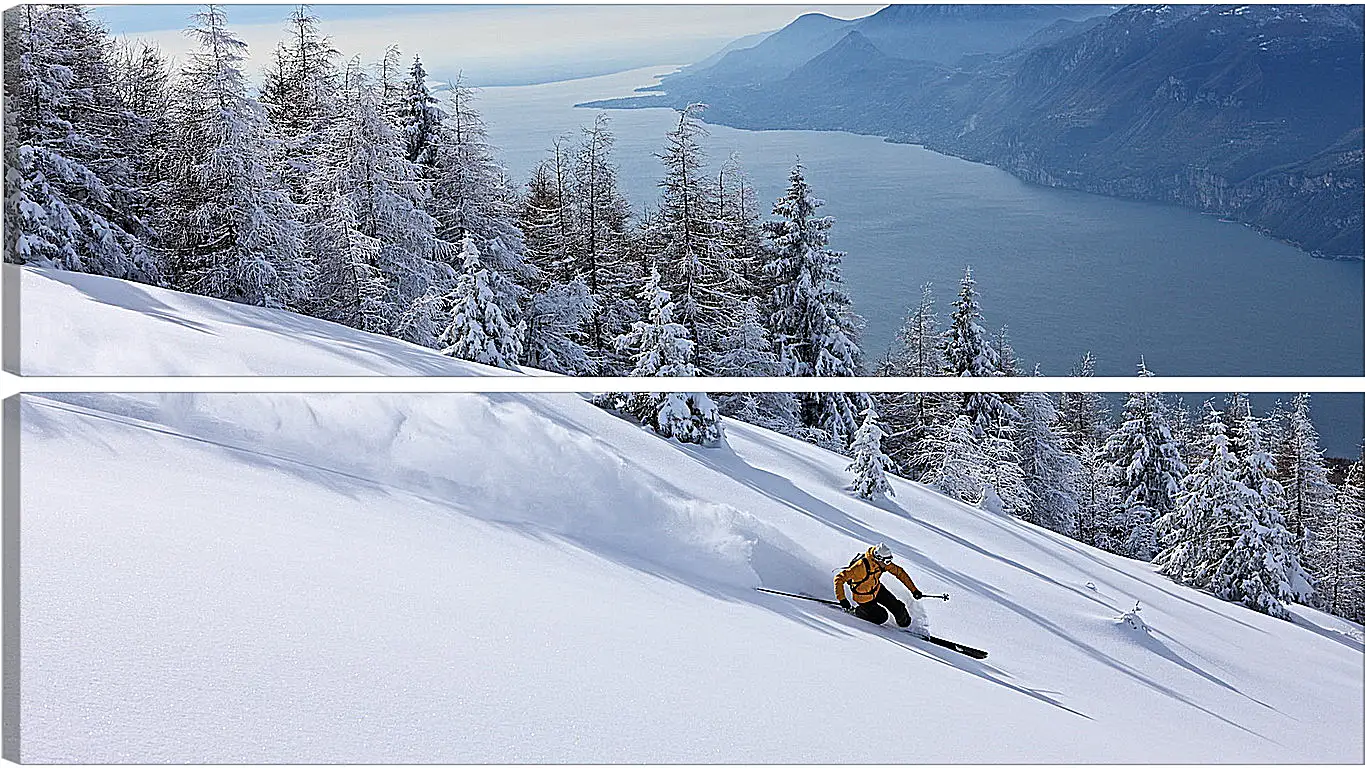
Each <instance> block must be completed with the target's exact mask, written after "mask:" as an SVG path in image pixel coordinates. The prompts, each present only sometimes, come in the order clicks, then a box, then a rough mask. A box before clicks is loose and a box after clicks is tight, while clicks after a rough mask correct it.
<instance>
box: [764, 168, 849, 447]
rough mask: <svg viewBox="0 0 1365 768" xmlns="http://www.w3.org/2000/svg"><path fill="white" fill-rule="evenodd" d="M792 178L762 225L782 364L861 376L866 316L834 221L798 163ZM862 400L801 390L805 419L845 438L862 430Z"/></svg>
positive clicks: (794, 369)
mask: <svg viewBox="0 0 1365 768" xmlns="http://www.w3.org/2000/svg"><path fill="white" fill-rule="evenodd" d="M788 181H789V183H788V186H787V192H786V193H785V194H784V195H783V196H782V197H781V198H779V199H778V201H777V203H776V204H775V205H774V206H773V214H774V215H775V216H777V217H778V218H777V219H776V220H775V221H770V222H768V223H766V224H765V227H764V229H765V231H766V232H767V235H768V237H769V240H770V242H771V248H772V249H773V254H772V256H771V257H770V260H769V262H768V270H769V274H770V278H771V280H772V283H773V286H774V287H773V294H772V308H773V314H772V325H771V328H772V331H773V336H774V338H775V340H776V341H777V343H778V348H779V350H780V352H779V357H780V359H781V361H782V365H783V369H784V371H785V373H786V375H789V376H822V377H833V376H856V375H857V374H858V373H859V372H860V371H861V369H862V349H861V348H860V347H859V346H858V333H859V330H860V326H861V321H860V319H859V318H858V316H857V315H855V314H854V313H853V308H852V302H850V301H849V298H848V294H847V293H845V292H844V287H843V277H842V275H841V274H840V272H839V263H840V261H842V259H843V256H844V255H843V254H842V253H839V252H838V251H831V250H829V249H828V247H827V246H828V245H829V229H830V227H832V226H833V225H834V219H833V218H832V217H829V216H818V215H816V211H817V210H818V209H819V207H820V206H821V205H823V204H824V201H822V200H820V199H818V198H816V197H815V196H814V194H813V193H812V192H811V189H810V186H809V185H808V184H807V183H806V176H805V169H804V168H803V167H802V166H801V164H800V163H798V164H797V165H795V166H794V167H793V168H792V170H791V174H790V176H789V177H788ZM864 400H865V398H863V397H862V396H860V395H857V394H853V393H843V392H827V393H810V394H806V395H802V397H801V412H802V413H801V417H802V422H803V423H804V424H805V425H806V426H809V427H816V428H819V429H822V430H824V431H825V432H827V433H829V434H831V435H833V436H835V437H836V439H841V440H843V441H844V442H845V443H846V442H847V440H848V439H849V438H850V437H851V436H852V434H853V433H854V432H855V431H856V430H857V428H858V417H857V414H858V413H859V412H860V411H861V410H862V408H863V407H864V403H863V401H864Z"/></svg>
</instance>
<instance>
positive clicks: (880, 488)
mask: <svg viewBox="0 0 1365 768" xmlns="http://www.w3.org/2000/svg"><path fill="white" fill-rule="evenodd" d="M862 417H863V423H862V426H860V427H858V431H857V432H856V433H854V435H853V445H852V446H851V448H850V452H851V453H852V454H853V463H851V464H849V465H848V468H847V469H846V470H845V471H847V472H851V473H852V474H853V484H852V486H851V487H850V490H852V491H853V493H854V494H855V495H857V496H858V497H860V498H864V499H875V498H876V497H877V495H878V494H885V495H887V496H895V495H896V492H895V491H894V490H892V488H891V481H890V480H888V479H887V477H886V473H887V471H888V470H889V469H891V458H890V457H888V456H887V455H886V454H885V453H883V452H882V437H883V436H885V434H886V432H885V430H883V429H882V426H881V424H879V423H878V422H877V411H876V409H875V408H872V407H871V406H869V407H868V408H866V409H864V410H863V413H862Z"/></svg>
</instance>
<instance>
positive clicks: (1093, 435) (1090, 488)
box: [1057, 352, 1114, 549]
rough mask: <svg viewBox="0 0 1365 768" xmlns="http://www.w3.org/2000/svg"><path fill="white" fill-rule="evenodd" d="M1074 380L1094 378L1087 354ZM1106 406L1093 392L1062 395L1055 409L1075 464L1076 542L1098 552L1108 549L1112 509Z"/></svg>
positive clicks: (1062, 434) (1065, 442) (1091, 357)
mask: <svg viewBox="0 0 1365 768" xmlns="http://www.w3.org/2000/svg"><path fill="white" fill-rule="evenodd" d="M1071 375H1072V376H1074V377H1083V378H1085V377H1091V376H1094V375H1095V358H1094V356H1092V355H1091V354H1090V353H1089V352H1087V353H1085V357H1083V358H1082V359H1081V362H1080V364H1079V365H1077V366H1076V367H1074V368H1072V370H1071ZM1111 428H1112V427H1111V425H1110V421H1109V404H1108V403H1107V402H1106V401H1105V398H1104V396H1103V395H1100V394H1096V393H1093V392H1063V393H1062V394H1061V397H1060V400H1059V403H1058V407H1057V432H1058V434H1059V435H1060V436H1061V438H1062V444H1063V446H1064V447H1065V448H1066V451H1067V453H1069V454H1071V456H1073V457H1074V458H1075V459H1076V462H1077V474H1076V478H1075V486H1076V532H1075V537H1076V539H1077V540H1079V541H1083V542H1085V543H1086V544H1090V545H1092V546H1099V547H1101V548H1102V549H1110V548H1112V542H1110V541H1109V537H1108V531H1107V522H1108V519H1109V513H1110V511H1111V510H1112V509H1113V507H1114V498H1113V496H1114V494H1113V489H1112V486H1111V485H1110V474H1109V472H1108V466H1107V464H1106V463H1105V459H1104V445H1105V442H1106V441H1107V440H1108V438H1109V432H1110V430H1111Z"/></svg>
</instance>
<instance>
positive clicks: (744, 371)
mask: <svg viewBox="0 0 1365 768" xmlns="http://www.w3.org/2000/svg"><path fill="white" fill-rule="evenodd" d="M715 369H716V375H717V376H781V375H782V365H781V363H780V362H779V361H778V359H777V354H776V353H775V352H773V348H772V342H771V341H770V340H769V338H768V329H767V328H766V327H764V325H763V316H762V311H761V310H760V305H759V301H758V299H757V298H753V297H751V298H749V299H747V300H746V301H745V302H744V303H743V304H741V305H740V313H739V317H738V318H737V319H736V322H735V324H734V326H733V327H732V328H731V329H730V330H729V332H727V333H726V334H725V336H724V338H722V339H721V342H720V349H719V351H718V353H717V354H716V359H715ZM717 402H718V403H719V405H720V412H721V413H723V414H725V415H726V416H731V417H734V418H736V419H739V420H741V421H745V422H748V423H750V424H756V425H758V426H760V427H764V428H765V429H771V430H773V431H776V432H781V433H782V434H787V435H789V434H792V433H793V432H794V431H795V430H796V426H797V423H798V421H797V403H796V396H795V395H793V394H792V393H790V392H728V393H724V394H721V395H719V396H718V398H717Z"/></svg>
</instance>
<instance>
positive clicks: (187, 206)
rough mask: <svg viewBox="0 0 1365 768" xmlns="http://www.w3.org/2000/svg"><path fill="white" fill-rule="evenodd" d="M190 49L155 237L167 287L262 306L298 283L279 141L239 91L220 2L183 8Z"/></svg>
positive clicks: (239, 56)
mask: <svg viewBox="0 0 1365 768" xmlns="http://www.w3.org/2000/svg"><path fill="white" fill-rule="evenodd" d="M192 19H193V23H194V26H192V27H191V28H190V29H189V35H190V37H191V38H192V39H193V40H194V41H195V42H196V43H198V48H197V49H196V50H195V51H193V52H192V53H191V54H190V55H189V60H188V62H187V64H186V66H185V68H184V69H183V70H182V72H181V74H180V77H179V79H178V80H177V82H176V85H175V89H174V94H175V100H174V106H173V119H174V125H175V126H176V131H175V134H174V136H173V144H174V157H173V159H172V162H173V163H174V165H175V167H177V168H178V169H179V170H178V172H177V173H176V174H175V176H174V177H173V179H172V183H171V189H170V190H169V193H168V196H167V199H168V201H169V206H168V210H167V215H166V220H165V222H164V223H163V225H162V235H163V237H162V241H163V243H165V245H166V247H167V248H168V249H169V250H170V252H171V267H172V268H173V270H174V282H175V284H176V286H177V287H180V288H181V289H184V290H188V291H191V292H193V293H198V294H202V295H205V296H212V297H214V298H219V299H227V300H229V301H236V302H240V303H244V304H255V305H259V306H266V307H280V308H290V307H297V306H298V305H299V304H300V303H301V302H302V301H303V299H304V297H305V294H306V292H307V281H308V273H309V265H308V264H307V263H306V260H305V254H304V243H303V226H302V224H301V222H300V211H299V209H298V207H297V206H296V205H295V204H294V202H293V201H292V200H291V199H290V198H289V194H288V192H287V191H286V188H285V186H284V184H283V182H282V181H281V179H280V177H279V175H278V174H277V173H276V172H274V171H273V170H272V167H273V166H275V163H274V159H275V158H276V157H277V151H278V149H279V141H278V139H277V137H276V136H274V134H273V133H272V131H271V129H270V124H269V122H268V121H267V120H266V118H265V110H264V109H262V107H261V105H260V103H259V102H257V101H256V100H255V99H253V98H252V97H251V96H250V95H249V94H248V90H247V83H246V76H245V74H244V73H243V70H242V67H243V65H244V63H245V60H246V44H245V43H243V42H242V41H241V40H239V39H237V38H236V37H235V36H233V34H232V33H231V32H230V31H229V30H228V28H227V17H226V15H225V14H224V12H223V9H222V8H221V7H220V6H216V5H210V6H206V7H205V9H204V10H202V11H200V12H198V13H196V14H194V16H193V17H192Z"/></svg>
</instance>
